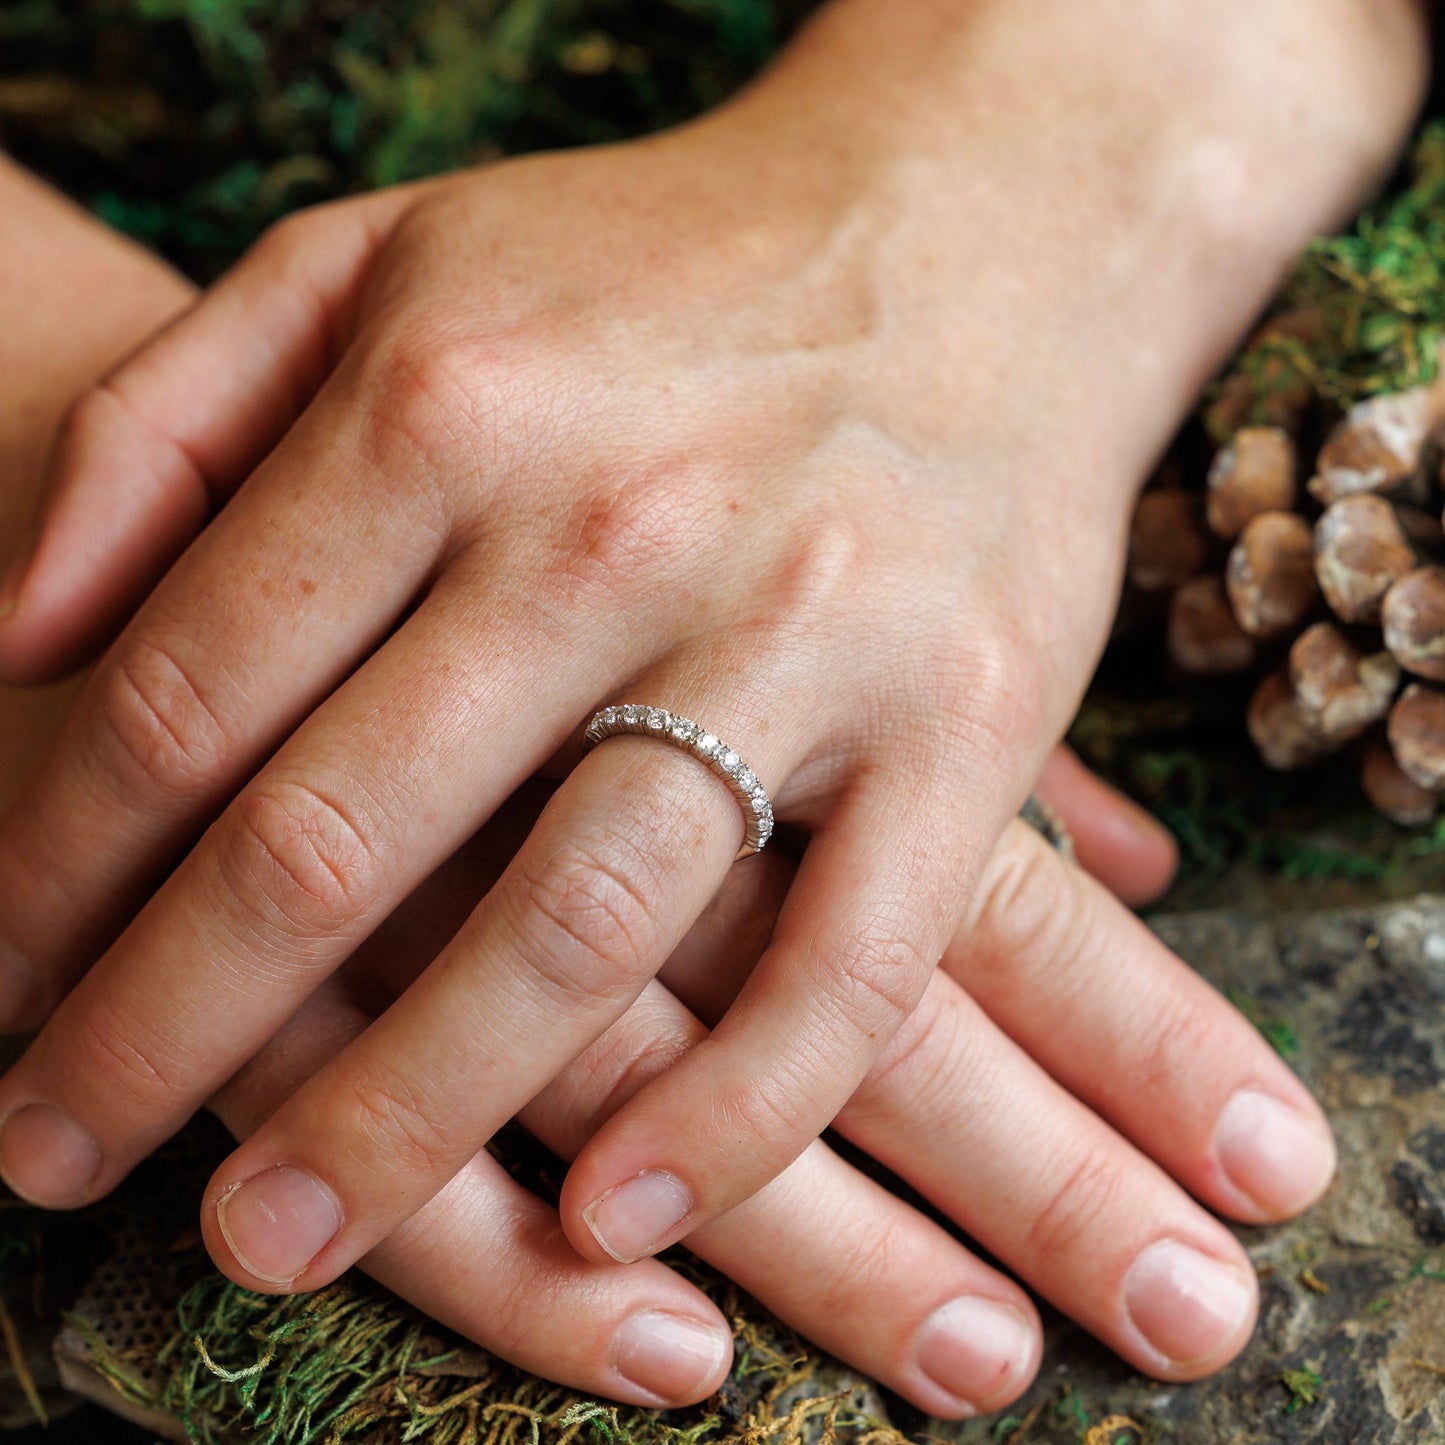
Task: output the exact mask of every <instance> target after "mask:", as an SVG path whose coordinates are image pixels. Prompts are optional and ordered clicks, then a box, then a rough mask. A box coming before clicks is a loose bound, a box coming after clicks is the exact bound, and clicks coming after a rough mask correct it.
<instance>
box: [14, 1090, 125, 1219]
mask: <svg viewBox="0 0 1445 1445" xmlns="http://www.w3.org/2000/svg"><path fill="white" fill-rule="evenodd" d="M100 1164H101V1159H100V1145H99V1144H97V1143H96V1142H95V1140H94V1139H92V1138H91V1137H90V1135H89V1134H88V1133H86V1131H85V1130H84V1129H82V1128H81V1126H80V1125H79V1124H77V1123H76V1122H75V1120H74V1119H72V1118H71V1117H70V1115H69V1114H66V1113H62V1112H61V1110H59V1109H57V1108H56V1107H55V1105H54V1104H26V1105H25V1106H24V1107H23V1108H20V1109H17V1110H16V1111H15V1112H14V1113H13V1114H11V1116H10V1117H9V1118H8V1119H7V1120H6V1121H5V1125H4V1127H3V1129H0V1174H3V1175H4V1176H5V1182H6V1183H7V1184H8V1185H9V1186H10V1187H11V1188H12V1189H13V1190H14V1191H15V1192H16V1193H17V1194H18V1195H20V1197H21V1198H22V1199H28V1200H29V1201H30V1202H31V1203H32V1204H39V1205H41V1206H42V1207H44V1208H46V1209H61V1208H64V1207H65V1206H66V1205H71V1204H83V1203H85V1201H86V1199H87V1197H88V1196H89V1193H90V1187H91V1185H92V1184H93V1183H94V1182H95V1178H96V1175H98V1174H99V1173H100Z"/></svg>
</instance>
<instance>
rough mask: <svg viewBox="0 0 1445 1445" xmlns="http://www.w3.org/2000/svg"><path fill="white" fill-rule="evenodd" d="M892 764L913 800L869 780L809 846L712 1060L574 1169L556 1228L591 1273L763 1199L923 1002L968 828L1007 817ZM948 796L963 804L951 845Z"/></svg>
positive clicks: (624, 1115) (657, 1085)
mask: <svg viewBox="0 0 1445 1445" xmlns="http://www.w3.org/2000/svg"><path fill="white" fill-rule="evenodd" d="M893 764H894V765H893V769H892V770H891V771H892V772H893V773H894V774H895V775H897V774H898V773H899V772H900V771H901V772H902V775H903V776H904V777H906V778H907V779H908V782H907V783H906V784H899V783H896V782H893V781H888V782H884V781H881V780H880V781H878V782H877V783H876V784H875V783H871V782H867V781H865V782H864V783H863V784H861V785H859V786H858V787H856V788H855V789H853V790H852V791H851V792H850V793H848V794H845V796H844V798H843V799H842V800H841V801H840V802H839V803H838V804H836V805H835V807H834V808H833V810H832V812H831V813H830V815H829V818H828V822H827V825H826V827H824V828H822V829H819V830H818V831H815V832H814V834H813V837H812V839H811V841H810V843H809V846H808V850H807V853H806V855H805V856H804V859H803V862H802V865H801V867H800V868H799V870H798V875H797V879H796V881H795V882H794V884H793V887H792V889H791V890H790V892H789V895H788V902H787V904H786V906H785V908H784V910H783V913H782V916H781V917H780V918H779V920H778V924H777V927H776V929H775V931H774V935H773V939H772V942H771V945H770V947H769V948H768V950H767V952H766V953H765V954H764V955H763V957H762V959H761V960H760V961H759V963H758V965H757V967H756V968H755V969H754V971H753V973H752V975H751V977H750V978H749V979H748V981H747V983H746V984H745V985H744V986H743V989H742V991H741V993H740V994H739V996H738V1000H737V1003H736V1004H735V1005H734V1007H733V1008H732V1009H730V1010H729V1012H728V1014H727V1016H726V1017H725V1018H724V1019H722V1020H721V1021H720V1022H719V1024H718V1026H717V1028H716V1029H715V1031H714V1033H713V1035H712V1037H711V1038H710V1039H709V1041H708V1043H707V1045H706V1046H705V1047H704V1048H700V1049H695V1050H693V1052H692V1053H691V1054H689V1055H688V1057H687V1058H686V1059H684V1060H682V1061H681V1062H680V1063H679V1064H678V1066H677V1068H675V1069H673V1070H671V1071H669V1072H668V1073H667V1074H666V1075H665V1076H664V1077H662V1078H660V1079H658V1080H657V1081H655V1082H654V1083H653V1084H652V1085H651V1086H650V1087H649V1088H648V1089H647V1090H645V1091H644V1092H643V1093H642V1094H640V1095H639V1096H638V1097H637V1098H636V1099H634V1100H633V1101H632V1102H631V1103H630V1104H629V1106H628V1107H627V1108H626V1109H624V1110H622V1111H621V1112H620V1113H619V1114H618V1115H617V1116H616V1117H615V1118H614V1119H612V1120H611V1121H609V1123H608V1124H607V1126H606V1127H605V1128H604V1129H603V1130H602V1131H601V1132H600V1133H599V1134H598V1135H597V1137H596V1138H595V1139H594V1140H593V1141H592V1142H591V1143H590V1144H589V1145H588V1147H587V1148H586V1149H585V1150H583V1152H582V1154H581V1155H580V1156H579V1158H578V1160H577V1162H576V1163H575V1164H574V1165H573V1167H572V1169H571V1171H570V1172H569V1174H568V1177H567V1181H566V1184H565V1185H564V1187H563V1191H562V1200H561V1212H562V1218H563V1221H564V1223H565V1224H566V1227H567V1233H568V1237H569V1238H570V1239H571V1240H572V1242H573V1244H574V1245H575V1246H576V1247H577V1249H578V1250H579V1251H580V1252H582V1253H584V1254H586V1255H587V1256H588V1257H589V1258H595V1259H598V1260H601V1259H603V1258H606V1257H608V1256H610V1257H611V1258H614V1259H617V1260H620V1261H628V1260H632V1259H636V1258H639V1257H641V1256H642V1255H643V1254H648V1253H652V1252H653V1251H654V1250H656V1249H659V1248H663V1247H665V1246H666V1245H667V1244H669V1243H671V1242H672V1240H674V1239H676V1238H677V1237H679V1235H680V1234H681V1233H683V1232H684V1231H685V1230H686V1229H688V1228H696V1227H697V1226H698V1225H699V1224H700V1223H702V1222H705V1221H706V1220H708V1219H711V1218H715V1217H716V1216H717V1215H719V1214H722V1213H724V1212H726V1211H727V1210H728V1209H731V1208H732V1207H734V1206H735V1205H736V1204H738V1203H740V1202H741V1201H742V1200H743V1199H745V1198H747V1197H748V1196H749V1195H750V1194H752V1193H754V1192H756V1191H757V1190H758V1189H760V1188H762V1186H763V1185H764V1184H766V1183H767V1181H768V1180H769V1179H770V1178H772V1177H773V1176H774V1175H776V1174H777V1173H779V1172H781V1171H782V1169H784V1168H785V1167H786V1166H787V1164H788V1163H789V1162H791V1160H793V1159H794V1158H796V1157H797V1155H798V1154H800V1153H801V1152H802V1150H803V1149H804V1148H805V1147H806V1146H807V1144H808V1143H809V1142H810V1141H811V1140H812V1139H813V1138H816V1137H817V1135H818V1134H819V1133H821V1131H822V1130H823V1129H824V1128H825V1127H826V1126H827V1125H828V1123H829V1122H830V1121H831V1120H832V1119H833V1117H834V1116H835V1115H836V1114H837V1112H838V1110H839V1109H840V1108H842V1106H843V1104H844V1102H845V1101H846V1100H847V1098H848V1096H849V1095H850V1094H851V1093H852V1092H853V1090H854V1089H855V1088H856V1087H857V1085H858V1083H859V1082H860V1081H861V1080H862V1078H863V1076H864V1075H865V1074H866V1073H867V1071H868V1069H869V1067H870V1066H871V1065H872V1062H873V1060H874V1058H875V1057H876V1056H877V1054H878V1052H879V1050H880V1049H881V1048H882V1047H883V1046H884V1044H885V1043H886V1041H887V1039H888V1038H889V1037H890V1035H891V1034H892V1033H893V1031H894V1030H895V1029H896V1028H897V1027H898V1025H899V1024H900V1022H901V1021H902V1020H903V1018H905V1017H906V1016H907V1014H908V1012H909V1010H910V1009H911V1008H912V1007H913V1005H914V1003H915V1002H916V1001H917V999H918V997H919V995H920V994H921V992H922V990H923V988H924V987H925V985H926V984H927V981H928V977H929V974H930V972H931V970H932V967H933V965H934V963H935V962H936V960H937V958H938V956H939V955H940V954H941V953H942V951H943V947H944V944H945V943H946V941H947V939H948V936H949V934H950V933H951V932H952V931H953V926H954V920H955V918H956V916H957V914H958V912H959V911H960V908H961V901H962V900H961V894H962V891H963V890H964V889H966V887H967V879H968V873H969V871H970V870H969V868H968V866H967V865H966V863H965V855H966V851H967V846H968V845H967V844H966V843H965V841H964V839H963V837H962V836H961V835H962V834H963V833H964V831H965V825H964V824H963V823H961V822H960V821H959V820H960V817H962V818H966V819H967V820H968V823H969V824H973V825H975V826H976V827H977V828H978V830H979V832H980V833H982V834H984V835H987V833H988V831H989V828H990V822H989V814H990V812H991V811H993V810H997V809H999V806H1000V800H998V799H997V798H993V799H988V800H980V803H979V806H977V807H974V806H971V804H972V803H973V800H974V799H976V798H979V795H980V792H981V790H980V789H979V788H978V787H977V786H975V787H973V788H971V789H970V788H968V787H966V786H965V784H964V783H963V781H962V780H961V779H960V777H959V776H958V774H959V771H960V770H959V769H957V768H956V767H954V766H953V765H952V764H951V763H944V762H937V763H933V764H926V763H925V762H924V761H922V760H920V758H918V757H916V756H914V757H909V758H907V759H906V760H905V759H902V758H895V759H894V760H893ZM879 766H880V769H881V768H882V767H884V766H886V765H884V764H880V765H879ZM939 797H949V798H954V799H958V803H957V804H956V805H955V809H954V810H953V811H952V812H951V813H950V815H949V816H948V820H947V822H946V824H945V826H944V827H943V828H942V829H939V828H938V827H936V823H937V818H936V812H937V808H936V800H937V799H938V798H939ZM885 840H886V841H885ZM664 1186H665V1187H664Z"/></svg>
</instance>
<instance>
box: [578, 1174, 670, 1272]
mask: <svg viewBox="0 0 1445 1445" xmlns="http://www.w3.org/2000/svg"><path fill="white" fill-rule="evenodd" d="M574 1170H575V1166H574ZM568 1183H569V1184H570V1183H571V1176H570V1175H569V1177H568ZM583 1187H585V1186H583ZM573 1192H574V1193H578V1192H581V1190H580V1189H578V1190H574V1191H573ZM568 1202H569V1201H568V1198H567V1190H566V1189H565V1188H564V1190H563V1198H562V1213H563V1219H564V1220H566V1221H567V1225H566V1228H567V1236H568V1238H569V1239H571V1240H572V1241H573V1244H574V1246H575V1247H576V1248H577V1249H578V1251H579V1253H581V1254H582V1255H583V1257H584V1258H586V1259H590V1260H592V1261H593V1262H594V1263H597V1264H634V1263H636V1262H637V1261H638V1260H640V1259H646V1258H649V1257H650V1256H652V1255H654V1254H657V1253H658V1252H659V1251H660V1250H663V1249H666V1248H667V1246H668V1245H670V1244H672V1243H674V1242H675V1241H676V1240H678V1239H679V1238H681V1236H682V1235H683V1234H684V1233H685V1232H686V1231H687V1230H688V1229H689V1228H690V1227H691V1226H692V1223H693V1220H694V1216H695V1214H696V1210H697V1204H696V1201H695V1200H694V1198H693V1194H692V1191H691V1190H690V1189H689V1188H688V1187H687V1185H686V1184H684V1183H683V1181H682V1180H681V1179H679V1178H678V1177H677V1176H676V1175H675V1174H672V1173H669V1172H668V1171H667V1170H665V1169H642V1170H639V1171H638V1172H637V1173H636V1174H634V1175H632V1177H631V1178H629V1179H624V1180H622V1182H621V1183H619V1184H614V1185H612V1186H611V1187H610V1188H606V1189H602V1190H600V1191H597V1192H596V1193H594V1194H593V1195H592V1197H591V1198H590V1200H588V1202H587V1203H585V1204H583V1205H582V1206H580V1207H573V1208H568ZM574 1232H575V1233H574Z"/></svg>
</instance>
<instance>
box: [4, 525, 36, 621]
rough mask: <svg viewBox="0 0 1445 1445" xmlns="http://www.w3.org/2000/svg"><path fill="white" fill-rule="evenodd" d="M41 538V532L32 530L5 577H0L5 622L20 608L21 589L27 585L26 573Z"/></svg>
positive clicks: (6, 571) (7, 569)
mask: <svg viewBox="0 0 1445 1445" xmlns="http://www.w3.org/2000/svg"><path fill="white" fill-rule="evenodd" d="M39 540H40V533H39V532H38V531H35V532H32V533H31V534H30V536H29V537H27V538H26V539H25V544H24V546H22V547H21V548H20V551H19V552H18V553H16V555H15V559H14V561H12V562H11V563H10V565H9V567H7V568H6V569H5V575H4V577H3V579H0V622H4V621H5V619H6V618H7V617H13V616H14V615H15V613H16V612H17V611H18V610H19V608H20V591H21V588H22V587H24V585H25V574H26V573H27V572H29V570H30V563H31V561H32V560H33V559H34V556H35V547H36V544H37V543H38V542H39Z"/></svg>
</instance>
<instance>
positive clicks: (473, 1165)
mask: <svg viewBox="0 0 1445 1445" xmlns="http://www.w3.org/2000/svg"><path fill="white" fill-rule="evenodd" d="M338 984H339V981H337V982H336V983H333V984H328V985H327V986H326V987H325V988H323V989H321V990H319V991H318V992H317V993H316V994H314V995H313V996H312V998H311V999H310V1000H308V1002H307V1004H306V1005H305V1006H303V1008H302V1009H300V1010H299V1011H298V1012H297V1014H296V1015H295V1016H294V1017H293V1018H292V1019H291V1020H289V1021H288V1022H287V1024H286V1025H285V1026H284V1027H283V1028H282V1030H281V1031H280V1033H279V1034H278V1035H277V1036H276V1038H275V1039H274V1040H273V1041H272V1042H271V1043H269V1044H268V1045H267V1046H266V1047H265V1048H264V1049H263V1050H262V1051H261V1053H260V1054H258V1055H257V1057H256V1058H255V1059H254V1060H253V1061H252V1062H251V1063H250V1064H249V1065H248V1066H247V1067H246V1068H245V1069H244V1070H243V1071H242V1072H241V1073H240V1074H239V1075H238V1076H237V1077H236V1078H235V1079H234V1080H232V1081H231V1082H230V1083H228V1084H227V1085H226V1086H225V1087H224V1088H223V1089H222V1090H221V1092H220V1093H219V1094H218V1095H217V1097H216V1098H215V1100H214V1101H213V1103H212V1107H213V1108H214V1109H215V1111H216V1112H217V1113H218V1114H219V1115H220V1117H221V1119H222V1120H223V1122H224V1123H225V1124H226V1125H227V1127H228V1128H229V1129H230V1130H231V1131H232V1133H234V1134H235V1135H236V1136H237V1137H238V1138H244V1137H245V1136H246V1135H247V1134H249V1133H251V1132H253V1131H254V1130H255V1129H256V1128H257V1127H259V1126H260V1124H261V1123H262V1122H263V1121H264V1120H265V1119H266V1118H267V1117H268V1116H269V1115H270V1114H271V1113H272V1112H273V1111H274V1110H275V1109H276V1108H277V1107H278V1106H279V1104H280V1103H281V1102H282V1101H283V1100H284V1099H285V1098H286V1097H287V1096H288V1095H289V1094H290V1093H291V1092H293V1091H294V1089H295V1088H296V1087H297V1086H298V1085H299V1084H300V1082H301V1081H302V1080H303V1079H304V1078H306V1077H307V1076H308V1075H309V1074H311V1073H312V1072H314V1071H315V1070H316V1069H317V1068H318V1067H320V1065H321V1064H322V1063H323V1062H324V1061H325V1060H326V1059H328V1058H330V1057H331V1056H332V1055H333V1054H335V1053H336V1052H337V1051H338V1050H339V1049H341V1048H343V1047H344V1046H345V1044H346V1042H347V1041H348V1040H349V1039H351V1038H354V1037H356V1036H357V1035H358V1034H359V1033H361V1031H362V1030H363V1029H364V1028H365V1027H366V1025H367V1023H368V1022H369V1015H368V1014H367V1013H365V1012H364V1011H363V1010H362V1009H361V1008H359V1007H357V1006H356V1005H355V1004H354V1003H351V1002H349V1001H348V1000H347V999H346V997H345V990H344V989H343V988H342V987H339V986H337V985H338ZM273 1182H275V1183H278V1182H279V1181H273ZM361 1263H362V1268H364V1269H365V1270H366V1272H367V1273H368V1274H370V1275H372V1276H373V1277H374V1278H376V1279H378V1280H380V1281H381V1282H382V1283H383V1284H385V1285H386V1286H387V1287H388V1288H390V1289H391V1290H393V1291H394V1292H395V1293H397V1294H399V1295H401V1296H402V1297H403V1298H404V1299H407V1300H410V1301H411V1303H412V1304H414V1305H415V1306H416V1307H417V1308H418V1309H420V1310H422V1311H423V1312H424V1313H425V1314H427V1315H428V1316H430V1317H431V1318H433V1319H435V1320H438V1321H440V1322H441V1323H442V1324H444V1325H446V1326H448V1327H449V1328H451V1329H453V1330H456V1331H457V1332H458V1333H459V1334H461V1335H464V1336H465V1337H467V1338H468V1339H471V1340H474V1341H476V1343H477V1344H479V1345H481V1346H482V1347H483V1348H485V1349H487V1350H489V1351H491V1352H492V1353H493V1354H495V1355H498V1356H499V1357H501V1358H503V1359H506V1360H508V1361H510V1362H511V1363H512V1364H514V1365H517V1366H519V1367H521V1368H522V1369H525V1370H530V1371H532V1372H533V1373H535V1374H538V1375H542V1376H544V1377H545V1378H547V1379H550V1380H556V1381H558V1382H559V1383H561V1384H565V1385H570V1386H571V1387H572V1388H574V1389H577V1390H582V1391H585V1392H588V1393H595V1394H599V1395H603V1396H606V1397H608V1398H610V1399H615V1400H623V1401H626V1402H628V1403H631V1404H637V1405H645V1406H676V1405H685V1404H691V1403H693V1402H695V1401H697V1400H700V1399H703V1398H704V1397H706V1396H707V1395H709V1394H711V1393H712V1392H713V1391H714V1390H715V1389H717V1388H718V1387H719V1385H720V1384H721V1383H722V1381H723V1379H724V1378H725V1377H726V1374H727V1367H728V1361H729V1359H730V1357H731V1347H732V1333H731V1331H730V1330H729V1328H728V1326H727V1323H726V1321H725V1320H724V1319H723V1318H722V1316H721V1315H720V1314H719V1312H718V1310H717V1308H716V1307H715V1306H714V1305H713V1304H712V1303H711V1302H710V1301H709V1300H708V1299H707V1298H706V1296H704V1295H703V1294H702V1292H701V1291H700V1290H698V1289H697V1288H695V1287H694V1286H693V1285H691V1284H689V1283H687V1281H685V1280H684V1279H682V1278H681V1277H680V1276H678V1275H676V1274H674V1273H673V1272H672V1271H671V1270H668V1269H666V1268H664V1267H663V1266H662V1265H660V1264H658V1263H656V1262H655V1261H651V1260H649V1261H646V1262H644V1264H643V1265H641V1266H639V1267H638V1268H637V1269H634V1270H620V1271H619V1270H615V1269H611V1270H609V1269H602V1268H600V1267H598V1266H596V1265H589V1264H587V1263H586V1262H585V1261H583V1260H581V1259H579V1258H578V1257H577V1255H576V1253H575V1252H574V1251H573V1250H572V1249H571V1247H570V1246H569V1245H568V1244H567V1242H566V1239H565V1237H564V1236H563V1234H562V1232H561V1227H560V1225H559V1223H558V1220H557V1215H556V1211H555V1210H553V1209H551V1208H549V1207H548V1206H547V1205H545V1204H544V1203H543V1202H542V1201H541V1200H540V1199H538V1198H536V1197H535V1196H534V1195H532V1194H530V1193H528V1192H527V1191H526V1190H525V1189H523V1188H522V1187H521V1186H520V1185H518V1184H517V1183H516V1182H515V1181H513V1180H512V1179H511V1178H509V1177H508V1176H507V1174H506V1173H505V1171H504V1170H503V1169H502V1168H501V1166H500V1165H499V1164H497V1163H496V1161H495V1160H493V1159H492V1158H490V1157H489V1156H488V1155H487V1154H485V1153H481V1154H478V1155H476V1156H475V1157H474V1158H472V1159H471V1160H469V1161H468V1162H467V1164H466V1165H465V1166H464V1167H463V1168H462V1170H461V1171H460V1172H459V1173H458V1174H456V1175H455V1177H454V1178H453V1179H452V1180H451V1181H450V1183H449V1184H447V1186H446V1187H445V1188H444V1189H443V1190H442V1191H441V1193H439V1194H438V1195H437V1196H436V1197H435V1198H433V1199H432V1200H430V1201H429V1202H428V1203H427V1204H426V1205H425V1206H423V1208H422V1209H421V1210H419V1211H418V1212H417V1213H416V1214H415V1215H414V1216H413V1217H412V1218H411V1219H409V1220H407V1221H405V1223H403V1224H402V1225H400V1226H399V1227H398V1228H397V1229H396V1230H395V1231H394V1232H393V1233H392V1235H391V1236H390V1237H389V1238H388V1239H386V1240H385V1241H383V1242H382V1243H381V1244H380V1245H379V1246H378V1247H377V1248H376V1249H374V1250H372V1252H371V1253H370V1254H369V1255H368V1256H367V1257H366V1258H365V1259H364V1260H363V1261H362V1262H361Z"/></svg>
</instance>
